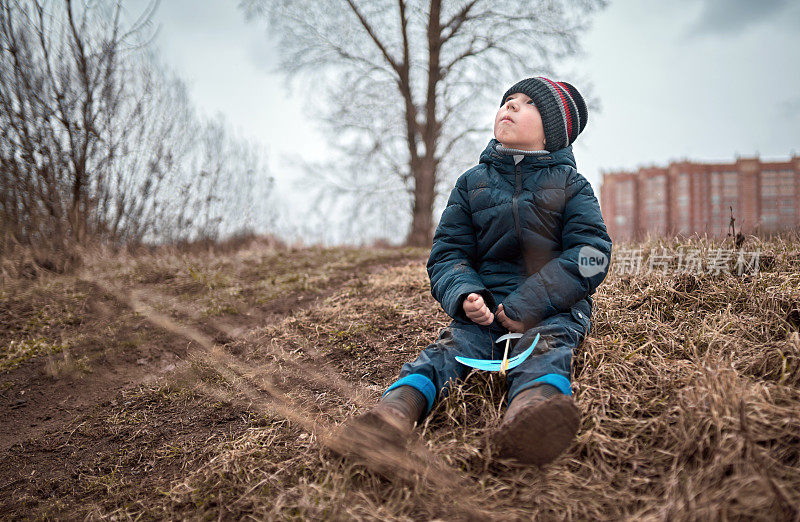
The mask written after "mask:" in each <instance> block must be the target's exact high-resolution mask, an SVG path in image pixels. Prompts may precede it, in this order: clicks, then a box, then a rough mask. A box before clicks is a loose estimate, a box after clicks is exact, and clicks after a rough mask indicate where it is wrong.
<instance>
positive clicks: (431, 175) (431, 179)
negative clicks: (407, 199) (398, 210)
mask: <svg viewBox="0 0 800 522" xmlns="http://www.w3.org/2000/svg"><path fill="white" fill-rule="evenodd" d="M426 160H427V157H426V158H425V159H424V160H423V162H422V164H421V165H420V168H419V170H418V171H417V172H415V173H414V209H413V211H412V221H411V231H410V232H409V234H408V238H407V239H406V244H408V245H409V246H417V247H426V248H430V246H431V244H432V243H433V199H434V197H435V192H434V188H435V184H436V183H435V179H436V171H435V166H434V164H433V163H432V162H429V161H426Z"/></svg>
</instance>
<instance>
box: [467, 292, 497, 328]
mask: <svg viewBox="0 0 800 522" xmlns="http://www.w3.org/2000/svg"><path fill="white" fill-rule="evenodd" d="M462 307H463V308H464V313H465V314H467V317H468V318H469V319H470V320H471V321H473V322H475V323H478V324H479V325H482V326H488V325H490V324H492V322H493V321H494V314H493V313H492V312H490V311H489V307H488V306H486V303H485V302H484V301H483V297H481V296H480V294H476V293H474V292H473V293H471V294H469V295H468V296H467V298H466V299H464V304H463V305H462Z"/></svg>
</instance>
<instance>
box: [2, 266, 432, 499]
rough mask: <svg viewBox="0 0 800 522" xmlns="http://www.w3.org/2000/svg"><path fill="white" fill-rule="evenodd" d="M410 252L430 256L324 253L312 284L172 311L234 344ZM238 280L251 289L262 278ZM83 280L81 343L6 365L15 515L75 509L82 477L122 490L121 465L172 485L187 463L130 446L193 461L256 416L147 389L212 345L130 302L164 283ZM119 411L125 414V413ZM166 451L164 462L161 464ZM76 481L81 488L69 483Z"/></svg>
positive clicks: (6, 474)
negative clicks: (221, 305)
mask: <svg viewBox="0 0 800 522" xmlns="http://www.w3.org/2000/svg"><path fill="white" fill-rule="evenodd" d="M409 259H414V260H415V262H419V263H424V258H420V257H419V253H414V254H412V255H408V254H401V255H395V256H386V255H383V256H373V257H368V258H367V259H363V260H359V261H355V262H347V261H345V262H343V263H340V264H339V265H338V266H336V267H335V268H333V269H330V270H326V269H325V268H324V266H323V264H324V262H327V261H330V260H329V259H325V258H320V259H318V260H314V262H315V263H316V266H310V267H307V268H308V269H309V270H311V271H313V270H314V269H317V270H320V269H321V270H323V271H325V272H326V273H324V282H323V283H322V284H319V285H315V286H313V287H312V288H307V289H300V290H299V291H294V292H290V293H286V294H282V295H279V296H275V297H273V298H271V299H268V300H262V301H259V302H254V300H252V299H249V293H248V292H242V295H241V298H240V299H239V301H237V302H234V303H233V304H234V305H235V307H236V312H235V313H222V314H218V315H215V316H213V317H206V316H202V315H199V314H198V313H196V310H193V309H192V307H191V306H186V307H183V309H181V308H180V307H178V308H177V309H172V310H168V316H171V318H170V320H172V321H175V324H184V325H187V326H189V327H191V328H194V329H196V330H197V331H199V332H202V334H204V335H205V336H208V338H210V339H212V340H213V342H214V343H215V344H218V345H225V344H227V343H230V342H232V341H234V339H235V337H237V336H238V335H239V334H241V333H245V332H247V331H249V330H250V329H252V328H257V327H264V326H266V325H269V324H271V323H272V322H274V321H276V320H277V319H279V318H281V319H282V318H285V317H286V316H287V315H291V314H296V313H299V312H301V311H302V310H304V309H306V308H308V307H309V306H311V305H313V304H314V303H315V302H318V301H319V300H321V299H324V298H325V297H327V296H329V295H330V294H331V293H332V292H335V291H336V290H338V289H339V288H340V287H341V286H342V285H343V284H346V283H347V282H349V281H353V280H359V278H363V277H365V275H366V274H368V273H370V272H375V271H380V270H385V269H386V268H388V267H391V266H396V265H398V264H403V263H407V262H408V261H409ZM237 283H241V285H240V286H243V287H244V288H248V285H252V284H253V283H254V281H253V280H244V281H237ZM76 286H77V288H78V289H79V290H80V291H81V292H82V295H84V296H85V299H84V301H83V303H82V306H83V310H82V313H81V320H80V323H79V324H76V325H74V328H75V329H79V330H81V331H82V332H84V333H85V335H83V337H82V338H81V339H82V342H81V344H79V345H76V346H73V347H71V349H69V350H68V351H63V352H61V353H56V354H51V355H47V356H43V357H38V358H35V359H33V360H31V361H28V362H27V363H25V364H22V365H21V366H19V367H18V368H15V369H12V370H10V371H8V372H6V373H5V374H0V386H1V387H0V390H1V391H0V498H2V499H3V500H1V501H0V506H2V509H0V511H3V512H5V513H6V514H8V513H12V512H16V513H17V514H20V515H21V514H25V513H29V512H30V510H31V509H34V508H36V512H37V513H38V514H46V513H48V512H50V509H53V513H62V514H63V513H64V512H65V511H64V509H65V508H66V511H67V512H68V511H69V510H70V509H69V507H68V506H59V505H58V503H55V504H54V505H49V503H48V500H47V499H50V498H51V497H61V498H69V497H71V496H73V495H75V494H76V493H80V492H79V491H76V490H75V489H74V488H75V483H78V482H79V483H80V484H81V487H82V488H84V489H85V488H86V487H87V484H88V485H89V486H90V489H91V487H96V488H99V489H100V490H103V489H106V490H107V492H111V489H113V487H114V485H113V484H109V483H108V478H107V477H108V475H109V473H110V474H111V475H113V474H114V472H115V471H116V470H120V471H125V473H126V474H128V475H130V474H133V475H136V474H137V473H143V475H142V477H143V479H144V480H145V481H144V482H142V483H141V484H139V487H158V485H166V484H168V483H169V482H170V481H171V480H174V478H175V477H176V476H178V475H179V474H180V473H181V470H182V469H183V468H184V467H185V466H186V465H187V462H176V461H174V460H170V459H161V460H160V459H158V458H155V459H151V461H149V462H128V461H127V460H126V458H125V455H140V456H141V455H142V454H143V452H144V453H147V452H148V451H149V452H150V454H151V455H152V454H153V451H152V450H153V449H154V448H155V449H158V448H169V447H176V448H177V447H180V448H184V449H186V451H184V452H182V458H183V459H184V460H185V459H187V458H188V456H189V455H191V454H193V452H195V451H197V452H199V451H202V447H203V446H204V445H207V443H208V441H209V440H212V439H216V438H219V437H224V436H226V434H228V435H230V434H231V433H236V432H239V431H241V430H242V429H244V428H245V427H246V425H247V418H248V416H249V414H248V413H247V412H246V411H244V410H241V409H239V410H237V409H236V408H230V407H226V406H223V407H221V406H220V405H219V404H209V403H208V401H207V400H205V399H203V398H202V397H194V396H187V397H186V399H185V401H184V402H183V408H179V409H176V401H175V400H174V398H171V399H170V400H166V401H163V403H159V402H158V400H157V399H154V398H153V397H152V394H142V392H141V391H142V390H141V386H142V385H146V384H150V383H153V382H156V381H159V379H160V381H159V382H169V380H170V379H172V377H171V376H172V375H173V374H174V373H175V371H176V370H179V369H180V368H182V367H185V366H186V364H187V363H186V359H187V356H188V355H189V354H190V353H191V352H193V351H197V350H198V349H199V350H202V349H203V348H202V347H201V346H200V345H199V344H198V343H196V342H192V341H190V340H188V339H187V338H186V337H184V336H182V335H179V334H178V335H176V334H175V333H174V332H169V331H165V330H164V329H163V328H160V327H158V326H156V325H154V324H153V321H152V320H151V319H152V318H148V317H146V316H145V315H143V314H141V313H136V312H135V311H133V310H132V309H131V306H130V305H131V301H130V297H131V296H135V295H138V294H139V293H141V295H145V296H149V298H150V299H151V300H154V301H158V299H159V298H164V299H166V297H165V294H164V293H163V292H161V290H160V289H159V288H158V286H159V284H158V281H156V282H154V283H153V284H137V285H134V286H126V287H124V290H116V289H110V287H109V286H108V285H105V284H103V283H100V284H97V283H93V282H87V281H80V280H79V281H78V282H77V283H76ZM179 298H180V299H183V298H184V296H179ZM166 306H167V307H169V305H168V303H167V304H166ZM198 315H199V316H198ZM61 333H62V335H63V331H62V332H61ZM154 401H155V402H154ZM228 406H230V405H228ZM128 416H133V417H136V416H140V417H142V418H141V419H137V420H139V421H141V422H129V420H130V419H126V417H128ZM118 418H122V419H123V420H122V421H121V422H116V421H117V420H118ZM109 419H114V421H112V422H109ZM187 448H188V449H187ZM159 451H161V450H157V451H156V452H155V453H156V454H158V453H159ZM164 451H168V449H164ZM162 460H163V463H164V464H159V463H160V462H162ZM145 472H147V473H145ZM92 477H98V478H97V479H96V480H94V479H93V478H92ZM150 482H152V484H150ZM69 484H72V485H69ZM68 485H69V486H68ZM67 487H69V488H72V489H71V490H70V491H64V490H63V488H67ZM64 493H69V495H68V496H67V497H65V496H64V495H63V494H64ZM43 507H44V508H45V509H44V511H40V510H41V509H42V508H43Z"/></svg>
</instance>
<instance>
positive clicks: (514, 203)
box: [511, 165, 529, 275]
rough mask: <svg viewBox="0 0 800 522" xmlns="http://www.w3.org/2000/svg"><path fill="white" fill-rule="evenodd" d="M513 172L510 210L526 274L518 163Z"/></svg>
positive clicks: (520, 172) (526, 258)
mask: <svg viewBox="0 0 800 522" xmlns="http://www.w3.org/2000/svg"><path fill="white" fill-rule="evenodd" d="M515 173H516V180H515V181H516V183H515V185H516V186H515V189H514V196H513V197H512V198H511V210H512V211H513V214H514V230H515V231H516V233H517V241H518V242H519V248H520V250H521V251H522V259H523V260H524V261H525V272H526V275H528V274H527V272H528V266H529V265H528V256H527V255H526V254H527V252H526V251H525V244H524V243H523V242H522V226H521V225H520V222H519V202H518V199H519V195H520V193H521V192H522V168H521V167H520V166H519V165H516V166H515Z"/></svg>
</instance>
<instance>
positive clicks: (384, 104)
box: [240, 0, 605, 246]
mask: <svg viewBox="0 0 800 522" xmlns="http://www.w3.org/2000/svg"><path fill="white" fill-rule="evenodd" d="M240 5H241V7H242V9H243V10H244V12H245V14H246V15H247V16H248V17H249V18H254V17H263V18H265V19H266V20H267V23H268V26H269V28H270V32H271V34H273V35H276V37H277V38H278V40H279V42H278V43H279V45H278V48H279V49H280V50H281V51H282V56H281V65H280V68H281V70H282V71H284V72H285V73H287V75H288V77H289V78H297V77H300V76H304V75H305V76H306V77H307V78H309V82H308V85H309V88H308V89H307V90H308V93H309V94H310V96H309V97H308V99H309V100H310V102H309V103H311V104H312V109H313V111H314V112H318V113H320V114H322V116H323V119H322V122H323V125H324V129H325V130H326V131H328V133H329V135H330V136H331V138H332V141H333V142H334V143H335V144H336V146H337V148H339V149H340V150H342V151H343V158H342V159H337V162H336V163H335V164H332V165H328V166H327V167H322V166H321V165H315V166H313V168H316V169H320V170H319V172H318V175H319V176H320V177H321V178H322V179H323V180H325V181H327V183H328V186H327V187H326V190H325V191H323V192H322V197H323V198H326V197H329V196H330V195H341V194H350V195H351V196H357V199H356V200H355V204H354V205H353V210H354V211H355V213H354V214H353V217H354V220H359V218H361V219H366V216H371V219H374V216H375V215H376V214H380V213H386V212H391V210H392V209H393V208H400V209H402V210H403V211H404V212H405V213H406V214H410V215H411V225H410V229H409V231H408V235H407V237H406V242H407V243H408V244H411V245H422V246H428V245H430V243H431V240H432V233H433V223H434V222H433V208H434V203H435V200H436V197H437V194H439V193H441V192H443V190H442V189H443V187H442V186H441V181H442V176H441V175H440V172H442V171H443V170H444V171H447V170H448V169H450V168H452V167H454V166H455V165H463V155H464V153H465V151H466V150H470V149H471V150H472V151H473V152H472V153H471V156H473V157H474V156H475V152H474V149H475V147H476V146H477V145H478V144H477V143H476V142H475V140H476V137H477V136H479V135H481V134H485V133H486V132H487V131H488V130H489V127H488V123H489V122H488V121H487V120H489V119H490V116H488V113H487V112H486V109H487V108H489V107H491V106H492V104H495V105H496V104H498V101H499V96H500V95H501V94H502V93H501V92H499V91H500V90H502V89H504V88H506V87H507V85H510V82H512V81H516V80H518V79H521V78H523V77H527V76H531V75H533V74H552V71H553V69H554V67H553V66H554V64H555V63H556V61H557V60H558V59H561V58H563V57H565V56H569V55H572V54H574V53H576V52H578V51H579V47H578V38H579V36H580V35H581V33H583V32H584V31H585V30H586V28H587V23H588V20H589V16H590V14H591V13H592V12H594V11H595V10H596V9H598V8H601V7H603V6H604V5H605V0H577V1H576V0H533V1H522V0H517V1H512V0H491V1H489V0H460V1H450V2H443V1H442V0H369V1H366V0H363V1H359V0H331V1H327V2H319V1H316V0H240ZM321 86H322V87H321ZM312 95H313V96H312ZM370 203H372V204H370ZM367 222H368V221H361V226H364V225H365V224H367Z"/></svg>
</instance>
